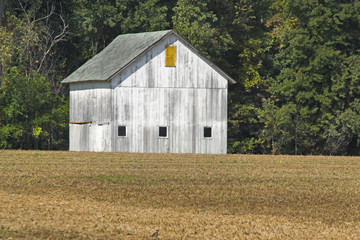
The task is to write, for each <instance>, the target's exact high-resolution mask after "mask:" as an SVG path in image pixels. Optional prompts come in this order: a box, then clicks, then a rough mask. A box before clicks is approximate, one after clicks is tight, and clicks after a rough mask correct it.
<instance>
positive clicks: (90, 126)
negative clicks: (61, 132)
mask: <svg viewBox="0 0 360 240" xmlns="http://www.w3.org/2000/svg"><path fill="white" fill-rule="evenodd" d="M62 83H67V84H70V122H69V131H70V134H69V136H70V147H69V148H70V151H96V152H142V153H145V152H146V153H213V154H225V153H226V150H227V96H228V85H229V84H233V83H235V81H234V80H233V79H232V78H231V77H229V76H228V75H227V74H226V73H224V72H223V71H222V70H221V69H219V68H218V67H217V66H216V65H214V64H213V63H212V62H211V61H209V60H208V59H206V58H205V57H204V56H202V55H201V54H200V53H199V51H197V50H196V49H195V48H194V47H193V46H192V45H191V44H190V43H189V42H187V41H186V40H185V39H184V38H182V37H181V36H180V35H179V34H177V33H176V32H175V31H173V30H167V31H157V32H145V33H133V34H124V35H119V36H118V37H117V38H115V39H114V40H113V41H112V42H111V43H110V44H109V45H108V46H107V47H106V48H105V49H104V50H103V51H101V52H100V53H98V54H97V55H95V56H94V57H93V58H91V59H90V60H89V61H87V62H86V63H85V64H84V65H82V66H81V67H80V68H78V69H77V70H76V71H74V72H73V73H72V74H70V75H69V76H68V77H67V78H65V79H64V80H63V81H62Z"/></svg>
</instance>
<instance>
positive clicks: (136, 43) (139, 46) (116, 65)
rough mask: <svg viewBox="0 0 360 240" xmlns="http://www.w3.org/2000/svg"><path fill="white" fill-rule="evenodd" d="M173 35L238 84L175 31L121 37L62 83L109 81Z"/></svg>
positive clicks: (123, 35)
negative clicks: (161, 41) (154, 46)
mask: <svg viewBox="0 0 360 240" xmlns="http://www.w3.org/2000/svg"><path fill="white" fill-rule="evenodd" d="M171 33H173V34H175V35H176V36H177V37H179V38H180V39H181V40H183V41H184V42H185V43H186V44H187V45H188V46H189V47H190V48H192V49H193V50H195V51H196V52H197V53H198V54H199V55H200V56H201V57H202V58H203V59H204V60H205V61H206V62H208V64H209V65H211V66H212V67H213V68H215V69H216V70H217V71H219V72H220V73H221V74H222V75H223V76H224V77H225V78H226V79H227V80H228V81H229V82H230V83H236V81H235V80H234V79H232V78H231V77H229V76H228V75H227V74H226V73H225V72H223V71H222V70H221V69H220V68H219V67H217V66H216V65H215V64H214V63H212V62H211V61H210V60H208V59H207V58H205V57H203V56H202V55H201V54H200V53H199V51H198V50H197V49H196V48H195V47H193V46H192V45H191V44H190V43H188V42H187V41H186V40H185V39H183V38H182V37H181V36H180V35H178V34H177V33H176V32H175V31H173V30H165V31H157V32H144V33H130V34H122V35H119V36H117V37H116V38H115V39H114V40H113V41H112V42H111V43H110V44H109V45H108V46H107V47H106V48H104V49H103V50H102V51H101V52H99V53H98V54H96V55H95V56H94V57H93V58H91V59H90V60H88V61H87V62H86V63H85V64H83V65H82V66H81V67H79V68H78V69H77V70H75V71H74V72H73V73H72V74H70V75H69V76H68V77H66V78H65V79H64V80H62V81H61V83H74V82H85V81H106V80H109V79H110V78H111V77H112V76H114V75H115V74H116V73H118V72H120V71H121V70H122V69H124V68H125V67H126V66H127V65H128V64H130V63H131V62H132V61H134V60H136V59H137V58H138V57H139V56H140V55H142V53H144V52H146V51H147V50H148V49H150V48H151V47H152V46H153V45H155V44H156V43H157V42H159V41H160V40H162V39H163V38H165V37H166V36H168V35H169V34H171Z"/></svg>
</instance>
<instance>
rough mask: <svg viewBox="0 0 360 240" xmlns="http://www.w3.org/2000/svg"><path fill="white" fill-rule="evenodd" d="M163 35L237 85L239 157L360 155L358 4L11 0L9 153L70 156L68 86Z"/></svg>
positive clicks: (234, 126) (3, 71) (6, 58)
mask: <svg viewBox="0 0 360 240" xmlns="http://www.w3.org/2000/svg"><path fill="white" fill-rule="evenodd" d="M164 29H174V30H175V31H176V32H178V33H179V34H180V35H182V36H183V37H184V38H186V39H187V40H188V41H190V42H191V43H192V44H193V45H194V46H195V47H197V48H198V49H199V50H200V51H201V52H202V53H203V54H204V55H205V56H207V57H208V58H210V59H211V60H212V61H213V62H215V63H216V64H217V65H218V66H219V67H220V68H222V69H223V70H224V71H225V72H227V73H228V74H229V75H230V76H231V77H233V78H234V79H235V80H236V81H237V84H235V85H231V86H230V87H229V113H228V119H229V124H228V126H229V133H228V152H230V153H260V154H269V153H272V154H328V155H359V154H360V1H358V0H292V1H285V0H255V1H250V0H196V1H195V0H102V1H100V0H13V1H7V0H0V148H1V149H9V148H13V149H67V148H68V118H69V115H68V114H69V113H68V86H67V85H62V84H61V83H60V82H61V80H62V79H64V78H65V77H66V76H67V75H69V74H70V73H71V72H72V71H74V70H75V69H77V68H78V67H79V66H81V65H82V64H83V63H84V62H86V61H87V60H88V59H90V58H91V57H92V56H94V55H95V54H96V53H98V52H99V51H101V50H102V49H103V48H104V47H105V46H106V45H107V44H109V43H110V42H111V41H112V40H113V39H114V38H115V37H116V36H117V35H119V34H123V33H133V32H145V31H156V30H164Z"/></svg>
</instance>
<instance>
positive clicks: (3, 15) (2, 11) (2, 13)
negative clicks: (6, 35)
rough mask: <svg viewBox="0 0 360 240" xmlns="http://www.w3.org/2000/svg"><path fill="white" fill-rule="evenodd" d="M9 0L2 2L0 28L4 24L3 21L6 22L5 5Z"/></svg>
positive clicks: (0, 3)
mask: <svg viewBox="0 0 360 240" xmlns="http://www.w3.org/2000/svg"><path fill="white" fill-rule="evenodd" d="M6 2H7V0H0V27H1V26H2V24H3V21H4V20H5V5H6Z"/></svg>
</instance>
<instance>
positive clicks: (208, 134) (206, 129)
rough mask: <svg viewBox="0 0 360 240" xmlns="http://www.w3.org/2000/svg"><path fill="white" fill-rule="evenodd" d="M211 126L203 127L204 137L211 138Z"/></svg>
mask: <svg viewBox="0 0 360 240" xmlns="http://www.w3.org/2000/svg"><path fill="white" fill-rule="evenodd" d="M211 137H212V134H211V127H204V138H211Z"/></svg>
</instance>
